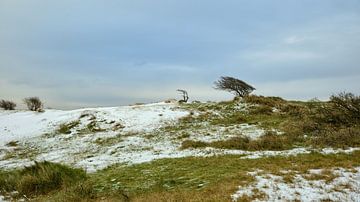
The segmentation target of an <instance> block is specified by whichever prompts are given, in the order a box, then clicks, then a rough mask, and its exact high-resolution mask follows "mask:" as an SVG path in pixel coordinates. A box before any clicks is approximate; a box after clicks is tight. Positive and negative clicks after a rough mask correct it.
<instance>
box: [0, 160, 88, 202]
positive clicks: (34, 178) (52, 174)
mask: <svg viewBox="0 0 360 202" xmlns="http://www.w3.org/2000/svg"><path fill="white" fill-rule="evenodd" d="M85 178H86V173H85V172H84V171H83V170H81V169H74V168H70V167H67V166H64V165H60V164H55V163H50V162H41V163H38V162H35V165H33V166H30V167H25V168H24V169H22V170H14V171H1V172H0V190H1V191H3V192H5V193H10V192H13V191H17V192H18V196H19V197H23V196H24V195H25V196H26V197H27V198H31V197H34V196H39V195H42V194H48V193H50V192H52V191H54V190H59V189H61V188H62V187H66V186H71V185H72V184H74V183H77V182H80V181H83V180H85Z"/></svg>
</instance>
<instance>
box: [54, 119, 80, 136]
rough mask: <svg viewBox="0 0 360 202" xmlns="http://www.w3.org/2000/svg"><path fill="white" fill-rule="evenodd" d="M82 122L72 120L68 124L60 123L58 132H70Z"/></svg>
mask: <svg viewBox="0 0 360 202" xmlns="http://www.w3.org/2000/svg"><path fill="white" fill-rule="evenodd" d="M79 124H80V121H79V120H77V121H72V122H70V123H67V124H60V126H59V128H58V129H57V132H58V133H61V134H70V133H71V129H72V128H74V127H76V126H78V125H79Z"/></svg>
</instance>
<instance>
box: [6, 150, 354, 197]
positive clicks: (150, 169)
mask: <svg viewBox="0 0 360 202" xmlns="http://www.w3.org/2000/svg"><path fill="white" fill-rule="evenodd" d="M55 165H56V166H55V168H56V167H57V166H59V165H57V164H55ZM359 165H360V152H359V151H357V152H354V153H352V154H333V155H322V154H319V153H311V154H304V155H298V156H292V157H269V158H262V159H241V158H240V156H238V155H225V156H213V157H203V158H196V157H187V158H178V159H176V158H175V159H161V160H156V161H152V162H149V163H142V164H136V165H132V166H125V165H114V166H112V167H110V168H107V169H105V170H102V171H99V172H97V173H94V174H88V175H87V177H84V176H83V174H82V173H83V172H80V175H81V176H82V177H80V178H76V180H75V177H72V178H71V179H72V180H73V181H71V183H72V185H69V183H68V182H70V181H68V180H69V179H68V178H61V179H64V180H62V181H59V180H56V179H57V178H53V179H54V180H55V181H56V182H57V183H55V185H57V186H51V187H52V188H51V190H54V189H55V190H56V191H50V190H48V189H47V190H45V191H43V190H42V189H39V190H41V191H38V192H32V193H33V194H32V196H34V197H35V199H36V200H37V201H75V200H79V201H89V200H90V201H100V200H102V201H127V200H130V201H204V200H207V201H230V200H231V198H230V196H231V194H233V193H235V191H236V190H237V189H238V186H248V185H249V184H250V183H252V182H253V181H254V178H253V177H252V176H251V175H248V174H247V172H250V171H254V170H262V173H270V174H275V175H280V176H284V179H288V181H289V182H291V179H292V175H295V174H307V173H308V170H309V169H324V171H323V172H322V173H321V174H320V175H319V176H308V177H309V178H311V179H325V180H329V181H331V180H332V179H333V178H334V176H333V175H331V174H330V173H328V172H326V171H327V170H330V169H333V168H337V167H341V168H347V169H350V168H353V167H356V166H359ZM30 170H32V169H30ZM36 170H39V169H36ZM40 170H41V169H40ZM58 170H59V169H55V172H56V173H57V171H58ZM60 170H61V171H62V170H63V169H60ZM284 170H285V171H291V172H286V173H284V172H283V171H284ZM21 172H23V171H16V173H17V174H16V175H1V177H0V179H2V180H3V179H4V178H6V179H8V181H11V183H7V182H8V181H7V182H5V183H4V181H1V183H0V184H6V185H13V184H18V183H14V182H19V180H20V179H21V177H19V173H21ZM26 172H27V173H33V171H30V172H29V170H28V171H26ZM37 172H38V171H36V172H35V173H37ZM41 172H42V171H41ZM46 172H49V170H47V171H46ZM46 172H45V173H46ZM76 172H79V171H76ZM61 173H63V172H61ZM70 173H73V171H71V172H70ZM4 176H5V177H4ZM9 176H10V177H9ZM35 176H38V177H40V176H39V175H35ZM55 176H56V175H55ZM60 176H72V175H71V174H69V175H64V174H62V175H60ZM46 179H50V178H46ZM39 181H41V182H42V180H39ZM45 182H46V183H47V180H45ZM59 182H60V183H59ZM46 183H45V184H46ZM30 184H31V183H30ZM59 184H61V186H58V185H59ZM13 187H14V186H13ZM13 187H11V188H6V190H12V188H13ZM26 187H28V186H26ZM2 189H3V187H2ZM24 190H29V189H24ZM49 191H50V192H49ZM25 193H27V194H28V192H25ZM34 193H36V194H34ZM44 193H46V194H45V195H44ZM261 196H262V195H261V193H259V194H258V197H261ZM251 199H252V198H251V197H249V198H243V200H244V201H250V200H251Z"/></svg>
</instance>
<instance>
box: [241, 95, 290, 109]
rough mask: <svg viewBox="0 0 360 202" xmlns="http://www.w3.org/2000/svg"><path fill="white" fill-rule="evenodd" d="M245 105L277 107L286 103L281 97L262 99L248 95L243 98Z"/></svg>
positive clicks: (262, 97)
mask: <svg viewBox="0 0 360 202" xmlns="http://www.w3.org/2000/svg"><path fill="white" fill-rule="evenodd" d="M244 101H245V102H246V103H251V104H258V105H266V106H270V107H278V106H280V105H281V104H284V103H285V102H286V101H285V100H284V99H282V98H281V97H264V96H258V95H249V96H246V97H244Z"/></svg>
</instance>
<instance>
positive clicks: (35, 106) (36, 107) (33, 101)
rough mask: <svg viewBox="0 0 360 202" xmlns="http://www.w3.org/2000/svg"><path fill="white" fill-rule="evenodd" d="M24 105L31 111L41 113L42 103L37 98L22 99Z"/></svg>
mask: <svg viewBox="0 0 360 202" xmlns="http://www.w3.org/2000/svg"><path fill="white" fill-rule="evenodd" d="M24 102H25V104H26V105H27V107H28V109H29V110H31V111H37V112H41V111H43V103H42V102H41V100H40V99H39V98H38V97H28V98H25V99H24Z"/></svg>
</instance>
